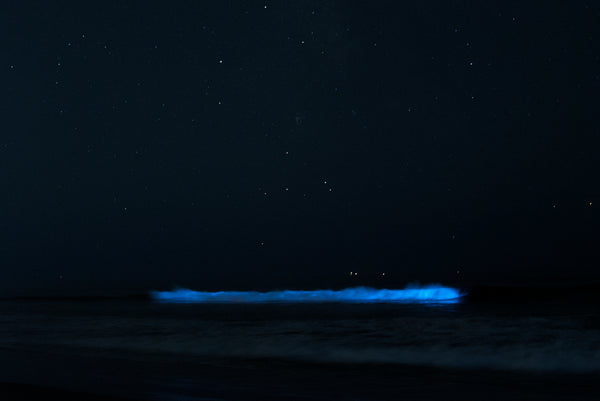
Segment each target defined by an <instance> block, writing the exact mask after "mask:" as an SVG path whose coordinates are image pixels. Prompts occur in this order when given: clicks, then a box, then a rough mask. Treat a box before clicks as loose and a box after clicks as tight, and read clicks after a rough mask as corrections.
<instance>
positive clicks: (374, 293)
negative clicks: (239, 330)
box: [151, 285, 463, 303]
mask: <svg viewBox="0 0 600 401" xmlns="http://www.w3.org/2000/svg"><path fill="white" fill-rule="evenodd" d="M462 295H463V294H461V293H460V291H459V290H458V289H456V288H452V287H445V286H442V285H426V286H421V287H413V286H410V287H406V288H404V289H401V290H389V289H376V288H368V287H355V288H345V289H343V290H312V291H304V290H302V291H298V290H284V291H269V292H256V291H217V292H204V291H193V290H188V289H177V290H173V291H152V292H151V296H152V298H153V299H154V300H156V301H160V302H179V303H274V302H281V303H309V302H315V303H318V302H344V303H457V302H459V300H460V298H461V296H462Z"/></svg>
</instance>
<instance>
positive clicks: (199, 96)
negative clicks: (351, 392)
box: [0, 0, 600, 294]
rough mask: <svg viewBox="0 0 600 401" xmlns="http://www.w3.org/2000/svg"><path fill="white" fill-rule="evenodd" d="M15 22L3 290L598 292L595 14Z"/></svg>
mask: <svg viewBox="0 0 600 401" xmlns="http://www.w3.org/2000/svg"><path fill="white" fill-rule="evenodd" d="M84 3H85V4H84ZM0 26H1V27H2V36H1V39H0V41H1V43H2V46H1V47H0V52H1V53H0V59H1V60H2V63H1V65H0V80H1V85H2V90H3V96H2V97H1V100H0V110H1V112H2V129H1V130H0V185H1V188H2V196H1V197H0V236H1V237H0V271H1V272H2V280H0V291H2V292H1V293H3V294H12V293H23V294H32V293H34V292H35V291H39V290H42V291H53V292H59V293H60V292H65V293H68V292H72V291H77V290H80V291H84V290H85V291H95V292H106V293H110V292H112V291H116V290H117V289H118V290H119V291H139V290H145V289H149V288H151V287H152V288H157V287H163V288H167V287H171V286H174V285H179V286H186V287H193V288H197V289H202V288H207V289H208V288H215V289H217V288H223V289H225V288H255V289H266V288H274V287H277V288H283V287H296V288H318V287H321V288H322V287H332V286H340V285H356V284H372V283H373V280H375V278H376V277H377V275H378V274H380V273H381V272H387V276H386V277H387V278H386V279H385V280H389V281H387V282H386V281H384V279H383V278H381V277H380V278H379V279H378V280H379V281H378V282H379V284H378V285H386V286H387V285H396V284H398V283H401V282H405V281H411V280H420V281H424V282H427V281H438V282H440V281H441V282H456V281H458V282H461V280H463V281H464V282H468V283H497V282H507V283H513V284H530V283H532V282H537V281H547V280H564V279H571V280H588V279H597V278H598V277H599V276H600V274H599V273H598V266H599V263H600V250H599V249H600V248H599V247H598V245H599V241H600V234H599V231H598V228H599V227H600V218H599V217H600V216H599V212H598V210H599V208H600V187H599V180H598V172H599V171H600V168H599V167H600V166H599V164H600V156H599V151H600V147H599V145H600V139H599V134H600V129H599V127H600V125H599V123H600V97H599V93H600V6H599V5H598V4H597V3H595V2H591V1H588V2H580V1H572V2H566V1H555V2H548V1H544V2H541V1H540V2H522V1H518V2H517V1H515V2H508V1H485V2H475V1H469V2H467V1H446V0H445V1H415V2H404V1H402V2H400V1H372V2H365V1H342V0H339V1H331V0H321V1H303V0H294V1H291V0H290V1H266V2H265V1H185V2H184V1H169V2H164V1H161V2H158V1H98V2H72V1H64V2H62V1H37V2H36V1H26V2H25V1H14V2H8V1H7V2H3V3H2V5H1V6H0ZM457 270H460V273H459V274H457ZM350 271H359V272H360V276H359V278H353V279H350V278H349V272H350Z"/></svg>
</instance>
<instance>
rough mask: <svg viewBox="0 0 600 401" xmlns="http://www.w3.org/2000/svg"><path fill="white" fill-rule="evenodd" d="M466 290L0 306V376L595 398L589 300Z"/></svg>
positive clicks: (246, 390)
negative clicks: (361, 298) (350, 297)
mask: <svg viewBox="0 0 600 401" xmlns="http://www.w3.org/2000/svg"><path fill="white" fill-rule="evenodd" d="M474 293H475V294H476V295H477V296H475V297H469V296H466V297H464V298H461V300H460V302H456V303H447V302H429V303H417V302H401V303H397V302H369V303H362V302H324V301H323V300H321V299H317V300H315V301H314V302H283V301H282V302H266V303H255V302H235V303H231V302H215V303H193V302H158V301H156V300H155V299H153V298H151V297H129V298H128V297H124V298H72V299H67V298H64V299H7V300H3V301H0V361H2V362H1V364H0V382H2V383H21V384H26V385H31V386H46V387H52V388H58V389H65V390H69V391H76V392H82V393H86V394H101V395H107V396H118V397H126V398H131V399H137V400H250V399H269V400H271V399H272V400H275V399H277V400H279V399H280V400H327V399H336V400H337V399H342V400H345V399H348V400H388V399H389V400H391V399H394V400H398V399H406V400H411V399H416V400H424V399H440V400H453V399H456V400H469V399H473V400H475V399H540V400H547V399H564V400H576V399H581V400H592V399H598V397H599V396H600V391H599V389H600V386H599V385H598V383H600V309H599V308H598V303H597V302H595V301H590V300H589V299H588V298H586V297H574V298H573V297H570V298H568V299H567V300H565V299H561V298H560V297H550V299H548V297H545V298H544V297H540V298H544V299H541V300H538V299H536V297H529V298H528V297H525V298H522V299H515V298H514V294H512V296H513V299H504V300H503V299H502V294H503V291H501V290H498V289H496V290H494V291H487V292H484V293H485V294H488V295H489V294H493V296H487V297H486V296H481V293H482V291H479V292H477V291H474ZM504 293H506V294H508V295H511V294H510V292H508V291H506V292H504ZM1 394H2V393H1V391H0V395H1ZM10 394H13V396H14V393H10ZM14 397H17V396H14ZM3 399H8V398H3ZM15 399H16V398H15ZM23 399H24V398H23Z"/></svg>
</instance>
